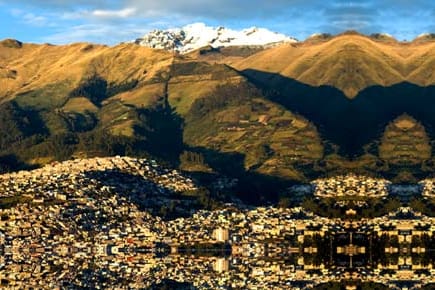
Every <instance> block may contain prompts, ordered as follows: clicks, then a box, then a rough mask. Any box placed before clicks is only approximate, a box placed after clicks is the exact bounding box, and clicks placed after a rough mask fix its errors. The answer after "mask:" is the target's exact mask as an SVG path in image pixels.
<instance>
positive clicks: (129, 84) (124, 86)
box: [106, 80, 139, 98]
mask: <svg viewBox="0 0 435 290" xmlns="http://www.w3.org/2000/svg"><path fill="white" fill-rule="evenodd" d="M138 83H139V81H138V80H129V81H125V82H122V83H119V84H116V83H110V85H109V86H108V87H107V91H106V95H107V97H108V98H110V97H112V96H115V95H117V94H119V93H122V92H126V91H130V90H132V89H134V88H135V87H136V86H137V84H138Z"/></svg>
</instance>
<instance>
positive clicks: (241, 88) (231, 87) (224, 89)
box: [189, 83, 261, 119]
mask: <svg viewBox="0 0 435 290" xmlns="http://www.w3.org/2000/svg"><path fill="white" fill-rule="evenodd" d="M260 95H261V92H260V91H259V90H258V89H256V88H255V87H254V86H252V85H250V84H248V83H240V84H224V85H219V86H218V87H216V89H215V90H214V91H213V92H212V93H211V94H210V95H208V96H206V97H204V98H200V99H197V100H196V101H195V102H194V103H193V104H192V107H191V109H190V111H189V117H190V118H191V119H198V118H202V117H204V116H206V115H207V114H209V113H211V112H212V111H216V110H219V109H222V108H225V107H227V106H230V105H241V104H243V103H245V102H246V101H249V100H250V99H251V98H253V97H256V96H260Z"/></svg>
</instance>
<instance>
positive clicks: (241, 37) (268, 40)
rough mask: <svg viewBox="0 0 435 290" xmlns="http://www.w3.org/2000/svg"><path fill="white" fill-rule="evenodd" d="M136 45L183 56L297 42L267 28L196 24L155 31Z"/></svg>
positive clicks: (139, 40)
mask: <svg viewBox="0 0 435 290" xmlns="http://www.w3.org/2000/svg"><path fill="white" fill-rule="evenodd" d="M134 42H135V43H136V44H139V45H142V46H147V47H151V48H157V49H165V50H169V51H175V52H179V53H189V52H192V51H194V50H197V49H200V48H202V47H205V46H211V47H214V48H219V47H227V46H265V47H267V46H271V45H277V44H280V43H285V42H297V40H296V39H294V38H291V37H289V36H286V35H284V34H280V33H276V32H272V31H270V30H268V29H265V28H257V27H251V28H247V29H243V30H232V29H228V28H225V27H223V26H220V27H210V26H206V25H205V24H204V23H194V24H190V25H186V26H184V27H182V28H174V29H167V30H153V31H151V32H149V33H148V34H146V35H144V36H143V37H141V38H138V39H136V40H135V41H134Z"/></svg>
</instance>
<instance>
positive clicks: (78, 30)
mask: <svg viewBox="0 0 435 290" xmlns="http://www.w3.org/2000/svg"><path fill="white" fill-rule="evenodd" d="M144 29H145V30H147V29H150V27H148V26H145V27H144V26H143V25H125V26H123V27H122V29H120V27H119V26H118V25H116V24H101V23H100V24H82V25H74V26H71V27H68V28H67V29H63V30H61V31H59V32H56V33H53V34H50V35H48V36H45V37H43V38H42V39H41V41H42V42H48V43H53V44H65V43H72V42H83V41H92V42H97V43H103V44H108V43H109V44H116V43H119V42H123V41H128V40H133V39H135V38H136V37H137V36H138V35H141V34H143V31H144ZM108 35H110V38H108Z"/></svg>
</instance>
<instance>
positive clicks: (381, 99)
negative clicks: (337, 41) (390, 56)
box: [242, 69, 435, 157]
mask: <svg viewBox="0 0 435 290" xmlns="http://www.w3.org/2000/svg"><path fill="white" fill-rule="evenodd" d="M242 74H243V75H245V76H246V77H247V78H248V79H249V80H250V81H251V82H252V83H254V84H255V85H256V86H258V87H259V88H261V89H262V90H263V91H264V93H265V95H266V97H267V98H269V99H270V100H272V101H275V102H277V103H279V104H281V105H283V106H285V107H286V108H288V109H289V110H291V111H292V112H297V113H300V114H301V115H303V116H304V117H306V118H308V119H309V120H310V121H313V122H314V123H315V125H316V126H317V127H318V128H319V130H320V132H321V134H322V135H323V136H324V138H326V139H328V140H330V141H332V142H333V143H335V144H338V145H339V146H340V153H341V154H343V155H346V156H348V157H355V156H357V155H359V154H361V153H362V152H363V151H362V150H363V148H362V147H363V145H365V144H367V143H370V142H371V141H373V140H374V139H376V138H379V137H380V135H381V133H382V132H383V130H384V128H385V126H386V124H388V122H390V121H391V120H393V119H394V118H396V117H398V116H399V115H401V114H403V113H408V114H409V115H411V116H413V117H414V118H416V119H417V120H419V121H421V122H422V123H423V124H424V125H425V126H426V127H427V129H428V131H429V132H430V133H432V128H433V127H434V124H435V106H433V102H434V98H435V86H429V87H420V86H417V85H414V84H411V83H400V84H396V85H393V86H391V87H382V86H373V87H369V88H367V89H365V90H363V91H362V92H360V93H359V94H358V95H357V96H356V97H355V98H354V99H348V98H346V97H345V95H344V94H343V93H342V92H341V91H340V90H338V89H336V88H334V87H332V86H320V87H313V86H310V85H306V84H303V83H301V82H298V81H296V80H294V79H291V78H287V77H284V76H282V75H280V74H274V73H268V72H263V71H257V70H252V69H248V70H244V71H242Z"/></svg>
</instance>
